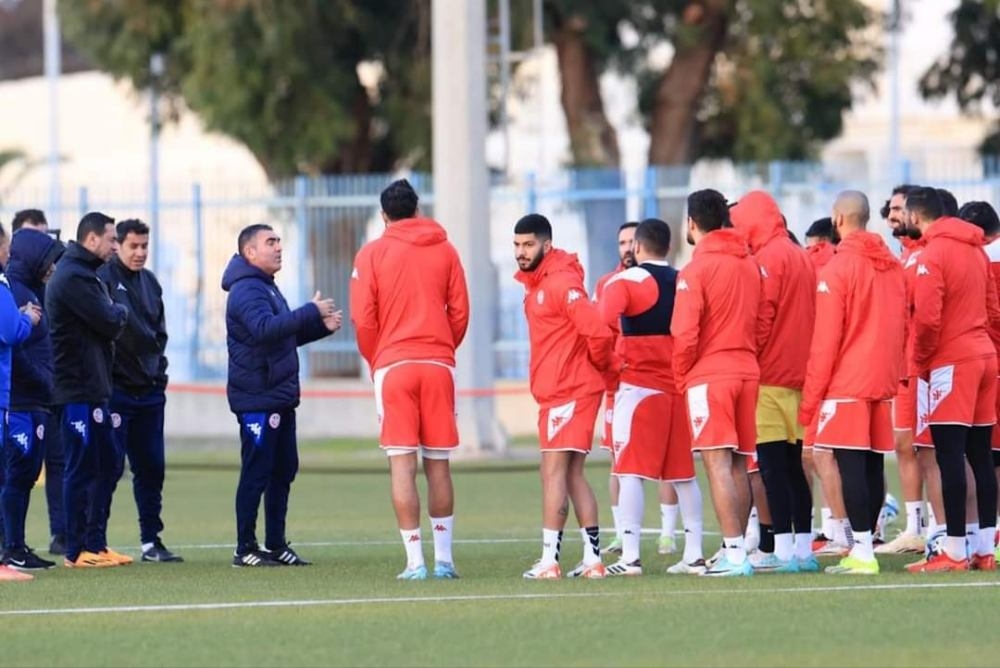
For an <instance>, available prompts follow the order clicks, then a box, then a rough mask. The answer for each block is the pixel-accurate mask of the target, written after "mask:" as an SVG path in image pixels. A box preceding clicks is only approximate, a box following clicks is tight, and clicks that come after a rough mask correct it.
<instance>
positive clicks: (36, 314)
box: [21, 302, 42, 327]
mask: <svg viewBox="0 0 1000 668" xmlns="http://www.w3.org/2000/svg"><path fill="white" fill-rule="evenodd" d="M21 313H26V314H28V317H29V318H31V326H32V327H35V326H36V325H38V323H39V322H40V321H41V319H42V307H41V306H39V305H38V304H36V303H34V302H28V303H27V304H25V305H24V306H22V307H21Z"/></svg>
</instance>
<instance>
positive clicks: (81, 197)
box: [67, 186, 90, 239]
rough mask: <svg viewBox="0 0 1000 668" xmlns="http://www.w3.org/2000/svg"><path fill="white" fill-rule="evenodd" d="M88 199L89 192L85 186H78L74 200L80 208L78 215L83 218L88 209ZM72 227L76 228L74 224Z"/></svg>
mask: <svg viewBox="0 0 1000 668" xmlns="http://www.w3.org/2000/svg"><path fill="white" fill-rule="evenodd" d="M89 200H90V197H89V193H88V192H87V186H80V190H79V191H78V193H77V198H76V201H77V203H78V204H77V206H78V207H79V209H80V217H81V218H83V216H84V214H86V213H87V211H88V210H89V209H90V202H89ZM73 227H74V229H75V228H76V226H75V225H74V226H73ZM68 238H69V237H67V239H68Z"/></svg>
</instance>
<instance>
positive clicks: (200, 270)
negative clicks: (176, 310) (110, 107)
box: [190, 183, 205, 380]
mask: <svg viewBox="0 0 1000 668" xmlns="http://www.w3.org/2000/svg"><path fill="white" fill-rule="evenodd" d="M191 218H192V222H193V224H194V225H193V226H194V230H193V232H194V257H195V271H196V272H197V273H196V276H197V279H196V281H195V293H194V328H193V330H192V332H191V351H190V365H191V380H199V379H200V378H201V356H200V352H201V350H200V349H201V326H202V325H201V323H202V314H203V313H204V310H205V297H204V294H205V242H204V228H203V225H202V202H201V184H200V183H194V184H192V185H191Z"/></svg>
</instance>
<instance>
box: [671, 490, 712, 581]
mask: <svg viewBox="0 0 1000 668" xmlns="http://www.w3.org/2000/svg"><path fill="white" fill-rule="evenodd" d="M674 490H675V491H676V492H677V507H678V508H680V511H681V521H683V522H684V561H685V562H687V563H689V564H692V563H694V562H696V561H698V560H699V559H704V558H705V555H704V554H703V553H702V542H703V538H702V536H703V532H704V518H703V517H702V505H701V504H702V500H701V488H700V487H698V481H697V480H685V481H684V482H676V483H674Z"/></svg>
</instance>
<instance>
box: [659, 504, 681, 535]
mask: <svg viewBox="0 0 1000 668" xmlns="http://www.w3.org/2000/svg"><path fill="white" fill-rule="evenodd" d="M680 509H681V507H680V504H666V503H661V504H660V535H661V536H670V537H671V538H673V536H674V533H676V531H677V515H678V513H679V512H680Z"/></svg>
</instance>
